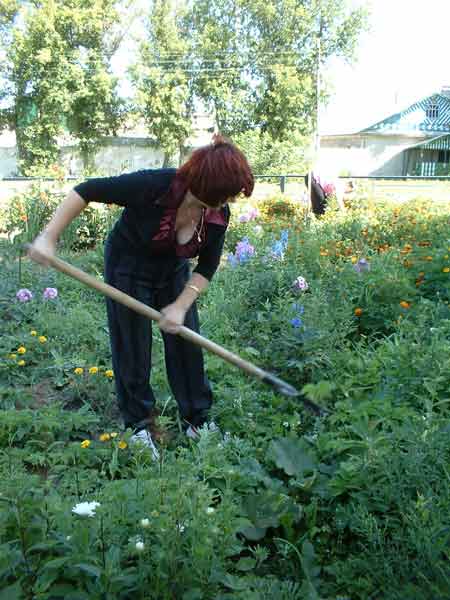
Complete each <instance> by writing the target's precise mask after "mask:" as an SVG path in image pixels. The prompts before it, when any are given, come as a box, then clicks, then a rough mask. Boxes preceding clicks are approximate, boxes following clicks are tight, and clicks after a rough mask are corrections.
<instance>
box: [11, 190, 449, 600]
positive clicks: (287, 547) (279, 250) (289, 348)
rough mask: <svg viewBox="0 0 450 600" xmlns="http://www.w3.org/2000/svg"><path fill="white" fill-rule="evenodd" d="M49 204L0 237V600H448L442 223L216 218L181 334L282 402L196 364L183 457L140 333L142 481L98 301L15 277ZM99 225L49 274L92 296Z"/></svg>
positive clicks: (66, 243)
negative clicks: (208, 346)
mask: <svg viewBox="0 0 450 600" xmlns="http://www.w3.org/2000/svg"><path fill="white" fill-rule="evenodd" d="M59 200H60V195H59V193H58V190H57V188H54V187H52V186H51V185H50V184H49V183H46V184H44V183H42V184H36V185H35V186H34V187H33V188H30V190H29V191H28V192H26V193H24V194H22V195H20V196H17V197H15V198H14V199H13V200H12V201H11V202H10V203H9V204H8V206H5V207H4V208H3V209H2V211H1V214H0V228H1V232H2V237H1V238H0V244H1V256H0V261H1V266H2V272H3V276H2V278H1V281H0V322H1V339H0V409H1V420H0V474H1V481H2V486H1V490H0V599H1V600H3V599H5V600H6V599H7V600H16V599H26V600H35V599H36V600H37V599H39V600H62V599H64V600H103V599H123V600H125V599H129V598H136V599H137V598H142V599H144V598H145V599H147V598H148V599H156V600H171V599H174V600H226V599H236V600H237V599H241V598H242V599H244V600H291V599H293V600H296V599H297V600H303V599H304V600H319V599H321V600H368V599H371V600H381V599H383V600H428V599H429V600H439V599H445V598H449V597H450V570H449V558H450V423H449V416H450V407H449V404H450V388H449V379H450V376H449V372H450V344H449V341H448V340H449V335H450V308H449V302H450V234H449V225H450V203H442V202H436V201H433V200H432V199H428V198H417V199H415V200H412V201H408V202H402V201H401V199H399V200H398V201H397V202H395V201H392V200H386V199H384V198H382V197H379V198H372V197H370V195H369V194H367V193H365V191H364V189H362V188H360V189H358V190H357V192H356V196H355V199H354V200H353V201H352V204H351V206H348V207H347V208H346V210H345V211H339V210H337V209H335V208H334V207H333V204H332V203H331V205H330V207H329V208H328V210H327V211H326V213H325V215H324V216H323V217H321V218H315V217H314V216H312V215H310V214H308V213H306V212H305V209H304V207H303V205H302V204H301V203H300V202H299V201H298V200H297V199H296V198H289V197H285V196H276V197H272V198H267V199H264V200H260V201H258V202H256V201H254V202H251V201H247V200H245V201H242V202H241V203H240V204H237V205H236V206H234V207H233V219H232V224H231V227H230V229H229V232H228V235H227V240H226V247H225V251H224V255H223V261H222V264H221V267H220V268H219V270H218V272H217V274H216V276H215V278H214V279H213V281H212V283H211V286H210V288H209V290H208V292H207V294H205V295H204V296H202V298H201V300H200V306H199V308H200V317H201V323H202V334H203V335H204V336H206V337H208V338H210V339H212V340H213V341H215V342H217V343H218V344H221V345H223V346H224V347H225V348H227V349H228V350H231V351H233V352H235V353H237V354H239V355H240V356H242V357H243V358H245V359H246V360H248V361H250V362H253V363H255V364H257V365H258V366H260V367H262V368H263V369H266V370H268V371H270V372H272V373H274V374H275V375H277V376H278V377H281V378H282V379H284V380H286V381H287V382H289V383H290V384H291V385H293V386H295V387H296V388H297V389H298V390H299V391H301V395H299V396H297V397H286V396H282V395H280V394H277V393H276V391H274V390H273V389H271V388H269V387H267V386H265V385H264V384H263V383H261V382H259V381H258V380H256V379H252V378H251V377H249V376H247V375H245V374H244V373H243V372H241V371H239V370H238V369H236V368H235V367H233V366H231V365H229V364H227V363H225V362H224V361H222V360H221V359H220V358H219V357H217V356H215V355H212V354H207V355H205V359H206V363H207V369H208V375H209V378H210V380H211V384H212V386H213V390H214V394H215V403H214V406H213V417H214V420H215V421H216V422H217V423H218V424H219V426H220V429H221V432H222V435H218V434H212V433H210V432H207V431H205V432H203V433H202V434H201V436H200V440H199V441H198V442H193V441H192V440H188V439H187V438H186V436H184V435H183V433H182V430H181V426H180V423H179V420H178V416H177V409H176V404H175V401H174V399H173V397H172V395H171V392H170V389H169V388H168V385H167V382H166V376H165V369H164V359H163V352H162V340H161V338H160V335H159V333H158V332H157V328H154V336H155V343H154V358H153V372H152V384H153V386H154V390H155V394H156V396H157V402H158V410H159V417H158V420H157V421H158V422H157V425H158V429H159V435H158V447H159V449H160V458H159V461H157V462H154V461H153V460H152V456H151V454H150V452H147V451H142V450H139V449H138V448H136V447H134V446H130V444H129V437H130V433H131V432H129V431H128V432H127V431H123V430H122V427H121V423H120V419H119V414H118V410H117V407H116V401H115V394H114V372H113V370H112V366H111V357H110V349H109V341H108V331H107V325H106V310H105V306H104V298H103V297H101V296H100V295H99V294H98V293H96V292H94V291H93V290H91V289H88V288H86V287H83V286H82V285H81V284H79V283H78V282H76V281H74V280H71V279H69V278H68V277H66V276H64V275H62V274H59V273H57V272H55V271H52V270H49V269H44V268H42V267H40V266H38V265H36V264H34V263H32V262H31V261H30V260H29V259H28V258H27V257H26V256H25V253H24V250H23V245H24V244H25V243H26V242H28V241H31V240H32V239H33V238H34V236H35V235H36V233H37V232H38V231H39V230H40V228H41V227H42V225H43V223H45V222H46V220H48V218H49V216H50V214H51V213H52V211H53V210H54V207H55V206H56V204H57V203H58V202H59ZM118 210H119V209H118V208H110V207H106V206H102V207H98V206H97V207H95V206H90V207H89V208H88V209H86V210H85V211H84V212H83V214H82V216H81V217H80V218H79V219H77V220H76V221H75V222H74V223H73V224H72V225H71V227H70V228H69V229H68V230H66V232H65V234H64V237H63V239H62V240H61V246H60V250H59V256H61V257H62V258H63V259H65V260H67V261H68V262H70V263H71V264H74V265H75V266H77V267H79V268H82V269H83V270H85V271H87V272H89V273H91V274H93V275H95V276H96V277H99V278H102V272H103V242H104V239H105V236H106V234H107V232H108V231H109V229H110V227H111V225H112V223H113V222H114V220H115V219H116V218H117V215H118ZM304 399H306V400H310V401H312V402H314V403H316V404H319V405H320V406H321V407H322V408H323V414H321V415H317V414H314V413H313V412H310V411H309V410H308V409H307V407H306V406H305V403H304V401H303V400H304Z"/></svg>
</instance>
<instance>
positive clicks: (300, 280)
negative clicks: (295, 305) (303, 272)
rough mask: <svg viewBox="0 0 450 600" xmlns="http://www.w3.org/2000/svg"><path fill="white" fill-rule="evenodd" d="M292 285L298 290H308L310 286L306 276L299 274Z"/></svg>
mask: <svg viewBox="0 0 450 600" xmlns="http://www.w3.org/2000/svg"><path fill="white" fill-rule="evenodd" d="M292 287H293V288H294V290H295V291H296V292H306V290H307V289H308V288H309V285H308V282H307V281H306V279H305V278H304V277H300V276H299V277H297V279H295V280H294V282H293V284H292Z"/></svg>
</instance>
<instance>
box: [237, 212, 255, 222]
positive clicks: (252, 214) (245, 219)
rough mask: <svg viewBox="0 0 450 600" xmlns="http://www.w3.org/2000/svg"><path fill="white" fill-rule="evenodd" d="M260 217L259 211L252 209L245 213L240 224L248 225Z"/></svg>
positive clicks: (240, 218)
mask: <svg viewBox="0 0 450 600" xmlns="http://www.w3.org/2000/svg"><path fill="white" fill-rule="evenodd" d="M258 216H259V211H258V209H257V208H251V209H250V210H249V211H248V212H246V213H243V214H242V215H241V216H240V217H239V222H240V223H248V222H249V221H253V220H254V219H256V218H257V217H258Z"/></svg>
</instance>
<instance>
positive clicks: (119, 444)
mask: <svg viewBox="0 0 450 600" xmlns="http://www.w3.org/2000/svg"><path fill="white" fill-rule="evenodd" d="M117 445H118V446H119V448H120V449H121V450H125V448H127V447H128V444H127V443H126V442H124V440H120V442H119V443H118V444H117Z"/></svg>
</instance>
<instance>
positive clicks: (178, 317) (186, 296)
mask: <svg viewBox="0 0 450 600" xmlns="http://www.w3.org/2000/svg"><path fill="white" fill-rule="evenodd" d="M208 283H209V281H208V280H207V279H206V277H203V275H200V274H199V273H192V277H191V278H190V280H189V281H188V282H187V284H186V286H185V288H184V289H183V291H182V292H181V294H180V295H179V296H178V298H177V299H176V300H175V302H173V303H172V304H169V305H168V306H165V307H164V308H163V309H162V310H161V314H162V317H161V319H160V320H159V321H158V325H159V327H160V328H161V329H162V330H163V331H165V332H167V333H177V331H178V329H179V327H180V325H183V323H184V319H185V317H186V313H187V311H188V310H189V309H190V308H191V306H192V305H193V304H194V302H195V301H196V300H197V298H198V296H199V295H200V294H201V293H202V292H203V291H205V290H206V288H207V287H208ZM197 290H198V291H197Z"/></svg>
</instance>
